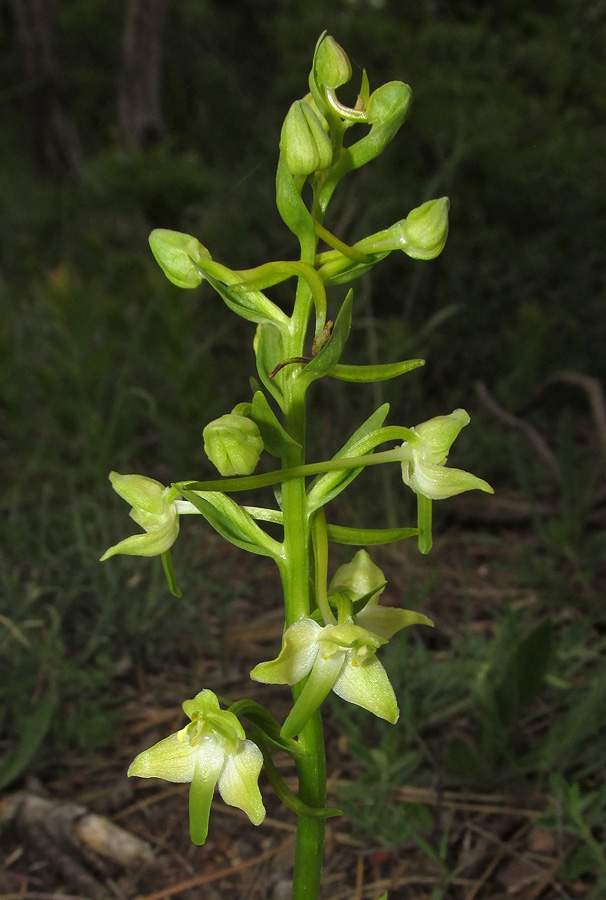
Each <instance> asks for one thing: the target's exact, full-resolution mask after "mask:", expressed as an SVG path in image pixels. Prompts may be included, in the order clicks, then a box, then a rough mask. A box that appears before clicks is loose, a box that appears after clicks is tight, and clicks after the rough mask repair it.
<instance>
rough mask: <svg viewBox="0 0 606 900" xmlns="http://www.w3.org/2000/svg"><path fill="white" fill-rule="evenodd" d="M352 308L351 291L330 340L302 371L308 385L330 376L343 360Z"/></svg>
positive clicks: (340, 311)
mask: <svg viewBox="0 0 606 900" xmlns="http://www.w3.org/2000/svg"><path fill="white" fill-rule="evenodd" d="M352 306H353V291H351V290H350V291H349V292H348V294H347V296H346V298H345V300H344V301H343V305H342V307H341V309H340V310H339V315H338V316H337V319H336V322H335V325H334V328H333V330H332V334H331V336H330V340H329V341H327V343H326V344H325V345H324V346H323V347H322V349H321V350H320V352H319V353H318V355H317V356H314V358H313V359H312V360H311V362H309V363H307V365H306V366H305V368H304V369H302V370H301V374H300V377H301V378H304V379H305V381H306V383H307V384H311V383H312V381H315V380H316V379H317V378H322V377H323V376H324V375H328V374H329V373H330V372H331V370H332V369H334V367H335V366H336V365H337V363H338V362H339V360H340V359H341V355H342V353H343V348H344V347H345V342H346V341H347V338H348V336H349V332H350V329H351V314H352Z"/></svg>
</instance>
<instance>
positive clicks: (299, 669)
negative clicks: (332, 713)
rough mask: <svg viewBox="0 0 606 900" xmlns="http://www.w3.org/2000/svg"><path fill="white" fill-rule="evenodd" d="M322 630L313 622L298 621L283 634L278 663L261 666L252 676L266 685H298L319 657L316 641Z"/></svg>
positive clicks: (276, 661)
mask: <svg viewBox="0 0 606 900" xmlns="http://www.w3.org/2000/svg"><path fill="white" fill-rule="evenodd" d="M321 631H322V626H321V625H318V623H317V622H314V620H313V619H299V620H298V621H296V622H294V623H293V624H292V625H291V626H290V627H289V628H287V629H286V631H285V632H284V638H283V643H282V650H281V651H280V655H279V656H278V657H277V658H276V659H272V660H270V661H269V662H264V663H259V665H258V666H255V668H254V669H253V670H252V672H251V673H250V677H251V678H252V679H253V680H254V681H263V682H264V683H265V684H297V683H298V682H299V681H301V679H302V678H305V676H306V675H307V674H309V672H310V671H311V668H312V666H313V664H314V661H315V658H316V656H317V654H318V645H317V644H316V637H317V636H318V634H319V633H320V632H321Z"/></svg>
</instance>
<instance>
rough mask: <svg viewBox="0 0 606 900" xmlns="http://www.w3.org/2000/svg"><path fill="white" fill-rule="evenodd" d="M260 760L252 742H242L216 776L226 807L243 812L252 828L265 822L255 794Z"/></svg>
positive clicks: (260, 764)
mask: <svg viewBox="0 0 606 900" xmlns="http://www.w3.org/2000/svg"><path fill="white" fill-rule="evenodd" d="M262 764H263V756H262V754H261V751H260V750H259V748H258V747H257V745H256V744H253V742H252V741H242V742H241V745H240V748H239V749H238V750H237V751H236V752H235V753H232V754H230V755H229V756H228V757H227V759H226V760H225V766H224V767H223V771H222V772H221V775H220V776H219V793H220V794H221V796H222V797H223V800H224V801H225V803H227V804H228V806H237V807H238V809H242V810H244V812H245V813H246V815H247V816H248V818H249V819H250V821H251V822H252V823H253V825H260V824H261V822H262V821H263V819H264V818H265V807H264V806H263V801H262V800H261V792H260V791H259V785H258V780H259V772H260V771H261V766H262Z"/></svg>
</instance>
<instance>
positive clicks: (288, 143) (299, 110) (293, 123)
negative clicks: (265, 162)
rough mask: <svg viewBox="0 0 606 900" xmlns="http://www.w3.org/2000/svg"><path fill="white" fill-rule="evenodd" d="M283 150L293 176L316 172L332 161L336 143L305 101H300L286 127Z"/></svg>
mask: <svg viewBox="0 0 606 900" xmlns="http://www.w3.org/2000/svg"><path fill="white" fill-rule="evenodd" d="M280 150H281V151H282V154H283V155H284V158H285V160H286V165H287V166H288V168H289V170H290V171H291V172H292V174H293V175H312V174H313V173H314V172H318V171H320V170H321V169H326V168H327V167H328V166H329V165H330V164H331V162H332V144H331V142H330V138H329V136H328V134H327V133H326V131H325V130H324V128H323V126H322V123H321V122H320V119H319V118H318V116H317V115H316V113H315V112H314V111H313V109H312V108H311V106H310V105H309V103H307V102H306V101H305V100H296V101H295V102H294V103H293V104H292V106H291V107H290V109H289V110H288V113H287V114H286V119H285V120H284V124H283V126H282V133H281V135H280Z"/></svg>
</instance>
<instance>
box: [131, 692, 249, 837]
mask: <svg viewBox="0 0 606 900" xmlns="http://www.w3.org/2000/svg"><path fill="white" fill-rule="evenodd" d="M183 710H184V712H185V714H186V715H187V716H188V717H189V718H190V719H191V722H190V724H189V725H186V726H185V728H182V729H181V731H177V732H175V734H171V735H170V737H167V738H164V740H162V741H159V742H158V743H157V744H154V746H153V747H150V748H149V750H144V751H143V753H139V755H138V756H137V757H135V759H134V761H133V762H132V763H131V765H130V767H129V770H128V774H129V775H136V776H138V777H139V778H164V779H165V780H166V781H172V782H176V783H179V784H182V783H185V782H188V781H189V782H191V788H190V792H189V824H190V834H191V839H192V841H193V842H194V843H195V844H203V843H204V842H205V840H206V836H207V834H208V819H209V816H210V804H211V802H212V798H213V794H214V791H215V787H218V788H219V793H220V794H221V797H222V798H223V800H224V801H225V803H227V804H228V805H229V806H237V807H238V809H241V810H243V811H244V812H245V813H246V815H247V816H248V818H249V819H250V821H251V822H252V823H253V825H260V824H261V822H262V821H263V819H264V818H265V807H264V806H263V801H262V800H261V793H260V791H259V785H258V779H259V772H260V771H261V766H262V763H263V757H262V755H261V751H260V750H259V748H258V747H257V745H256V744H254V743H253V742H252V741H249V740H247V739H246V737H245V734H244V729H243V728H242V725H241V724H240V722H239V720H238V718H237V717H236V716H235V715H234V714H233V713H231V712H229V711H228V710H223V709H221V708H220V706H219V701H218V700H217V697H216V696H215V694H213V692H212V691H207V690H205V691H201V692H200V693H199V694H197V695H196V696H195V697H194V699H193V700H186V701H185V703H184V704H183Z"/></svg>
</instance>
